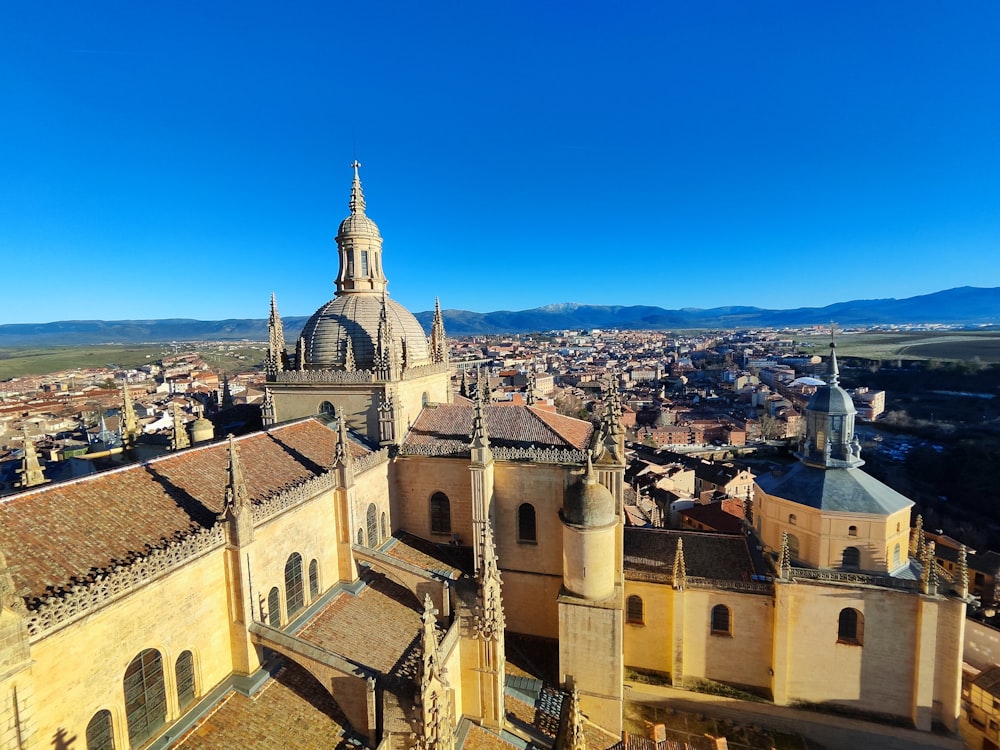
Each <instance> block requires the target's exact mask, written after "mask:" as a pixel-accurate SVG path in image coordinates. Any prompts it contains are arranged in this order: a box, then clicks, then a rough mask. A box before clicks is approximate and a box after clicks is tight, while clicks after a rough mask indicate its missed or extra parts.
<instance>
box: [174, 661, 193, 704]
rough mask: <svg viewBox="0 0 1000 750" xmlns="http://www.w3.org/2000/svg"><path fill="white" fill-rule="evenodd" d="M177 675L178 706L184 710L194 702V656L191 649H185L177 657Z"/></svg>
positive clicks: (175, 669)
mask: <svg viewBox="0 0 1000 750" xmlns="http://www.w3.org/2000/svg"><path fill="white" fill-rule="evenodd" d="M174 674H175V675H176V677H177V706H178V708H180V710H181V711H183V710H184V709H185V708H187V707H188V706H190V705H191V704H192V703H194V698H195V689H194V656H193V655H192V654H191V652H190V651H185V652H184V653H182V654H181V655H180V656H178V657H177V666H176V667H175V668H174Z"/></svg>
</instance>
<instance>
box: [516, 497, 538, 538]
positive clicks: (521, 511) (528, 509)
mask: <svg viewBox="0 0 1000 750" xmlns="http://www.w3.org/2000/svg"><path fill="white" fill-rule="evenodd" d="M517 541H519V542H536V541H538V536H537V530H536V529H535V506H534V505H532V504H531V503H521V505H519V506H518V508H517Z"/></svg>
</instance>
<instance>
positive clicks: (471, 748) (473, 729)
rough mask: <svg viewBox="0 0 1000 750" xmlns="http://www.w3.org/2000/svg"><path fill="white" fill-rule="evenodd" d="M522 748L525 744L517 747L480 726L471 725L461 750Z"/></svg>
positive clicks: (509, 749) (508, 749)
mask: <svg viewBox="0 0 1000 750" xmlns="http://www.w3.org/2000/svg"><path fill="white" fill-rule="evenodd" d="M522 746H523V744H518V745H515V744H514V743H512V742H506V741H505V740H502V739H501V738H500V737H498V736H497V735H495V734H493V733H492V732H490V731H487V730H486V729H483V728H482V727H481V726H479V725H478V724H471V725H470V727H469V734H468V735H466V738H465V742H463V743H462V746H461V750H511V748H520V747H522Z"/></svg>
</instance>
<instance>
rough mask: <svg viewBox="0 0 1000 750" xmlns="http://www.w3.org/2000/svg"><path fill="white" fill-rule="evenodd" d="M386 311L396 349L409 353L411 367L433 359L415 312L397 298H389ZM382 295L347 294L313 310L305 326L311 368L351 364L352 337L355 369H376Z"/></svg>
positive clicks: (308, 359)
mask: <svg viewBox="0 0 1000 750" xmlns="http://www.w3.org/2000/svg"><path fill="white" fill-rule="evenodd" d="M385 306H386V314H387V317H388V319H389V323H390V326H391V329H392V342H393V347H394V348H395V350H396V352H397V353H398V354H399V355H400V356H402V353H403V352H404V351H405V352H406V365H407V367H415V366H417V365H424V364H427V363H428V362H430V361H431V358H430V352H429V349H428V346H427V336H426V334H425V333H424V329H423V327H422V326H421V325H420V323H418V322H417V319H416V318H415V317H413V313H411V312H410V311H409V310H407V309H406V308H405V307H403V306H402V305H401V304H399V303H398V302H396V301H395V300H392V299H389V298H388V297H386V298H385ZM381 315H382V297H381V296H377V295H374V294H344V295H342V296H340V297H336V298H335V299H332V300H330V301H329V302H327V303H326V304H325V305H323V306H322V307H321V308H320V309H319V310H317V311H316V312H315V313H313V316H312V317H311V318H309V321H308V322H307V323H306V325H305V327H304V328H303V329H302V338H303V339H304V340H305V368H306V369H307V370H338V369H344V368H345V367H346V366H347V351H348V344H347V341H348V339H349V340H350V342H351V349H352V350H353V351H352V354H353V357H354V368H355V369H357V370H373V369H374V360H375V349H376V342H377V341H378V325H379V318H380V317H381Z"/></svg>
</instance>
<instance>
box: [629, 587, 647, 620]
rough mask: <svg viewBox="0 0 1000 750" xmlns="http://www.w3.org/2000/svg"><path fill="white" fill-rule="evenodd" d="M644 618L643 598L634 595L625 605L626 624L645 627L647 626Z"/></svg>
mask: <svg viewBox="0 0 1000 750" xmlns="http://www.w3.org/2000/svg"><path fill="white" fill-rule="evenodd" d="M644 616H645V613H644V612H643V604H642V598H641V597H638V596H635V595H634V594H633V595H632V596H630V597H629V598H628V601H627V602H626V604H625V622H628V623H631V624H632V625H643V624H645V619H644Z"/></svg>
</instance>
